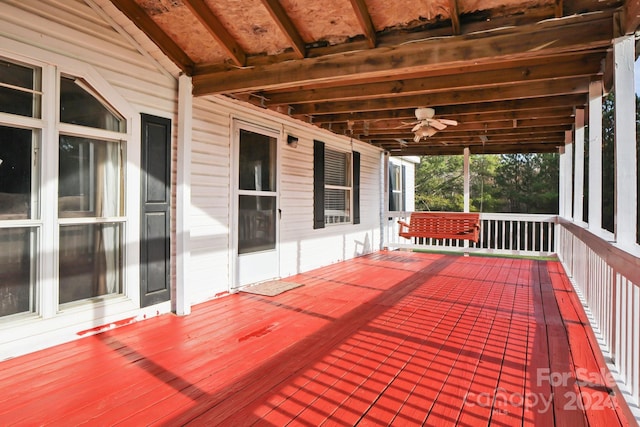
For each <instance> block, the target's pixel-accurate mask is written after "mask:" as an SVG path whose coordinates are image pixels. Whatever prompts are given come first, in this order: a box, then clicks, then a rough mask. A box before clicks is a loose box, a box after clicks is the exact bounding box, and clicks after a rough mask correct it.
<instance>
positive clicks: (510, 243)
mask: <svg viewBox="0 0 640 427" xmlns="http://www.w3.org/2000/svg"><path fill="white" fill-rule="evenodd" d="M410 215H411V212H387V213H386V214H385V216H384V223H385V226H384V237H383V240H384V242H383V244H384V246H386V247H388V248H390V249H392V248H411V249H428V250H450V251H465V252H480V253H496V254H509V255H536V256H545V255H552V254H554V253H555V225H556V223H557V217H556V216H555V215H533V214H499V213H483V214H481V215H480V240H479V241H478V243H474V242H469V241H466V240H454V239H423V238H413V239H405V238H404V237H400V236H399V235H398V230H399V225H398V220H403V221H405V222H409V217H410Z"/></svg>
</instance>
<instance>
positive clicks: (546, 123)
mask: <svg viewBox="0 0 640 427" xmlns="http://www.w3.org/2000/svg"><path fill="white" fill-rule="evenodd" d="M398 123H399V121H398V120H394V121H392V120H388V121H383V122H373V123H369V122H354V123H353V124H352V126H351V130H352V131H353V132H354V133H358V134H368V135H370V136H371V135H376V134H382V133H394V132H398V130H399V129H398V128H399V124H398ZM408 123H415V122H408ZM574 123H575V119H574V118H573V117H570V116H565V117H552V118H544V119H526V120H502V121H493V122H484V123H483V122H473V123H460V122H459V123H458V125H457V126H449V127H448V128H447V129H446V130H444V131H442V132H454V131H455V132H463V131H476V132H489V131H497V130H529V129H546V128H549V127H553V126H564V127H566V126H568V127H569V129H567V130H570V129H571V127H572V126H573V124H574ZM411 127H412V125H409V126H405V127H404V128H402V129H404V131H408V130H410V129H411ZM332 130H333V131H334V132H336V133H343V132H344V131H347V130H349V126H348V125H347V124H345V123H340V124H339V125H337V126H336V125H334V126H332Z"/></svg>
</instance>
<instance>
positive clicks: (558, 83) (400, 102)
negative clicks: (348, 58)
mask: <svg viewBox="0 0 640 427" xmlns="http://www.w3.org/2000/svg"><path fill="white" fill-rule="evenodd" d="M588 91H589V79H588V78H585V77H572V78H568V79H556V80H549V81H541V82H526V83H520V84H509V85H503V86H497V87H491V88H480V89H469V90H453V89H452V90H451V91H449V92H437V93H432V94H429V96H425V95H423V94H420V95H411V96H400V97H394V98H381V99H365V100H355V101H337V102H322V103H308V104H293V105H291V108H292V110H293V112H294V114H309V115H314V114H333V113H346V112H354V111H375V110H393V109H400V108H417V107H426V106H443V105H456V104H459V103H460V100H461V99H464V100H465V103H467V104H471V103H481V102H497V101H504V100H511V99H514V100H515V99H519V98H539V97H549V96H558V95H569V94H586V93H588Z"/></svg>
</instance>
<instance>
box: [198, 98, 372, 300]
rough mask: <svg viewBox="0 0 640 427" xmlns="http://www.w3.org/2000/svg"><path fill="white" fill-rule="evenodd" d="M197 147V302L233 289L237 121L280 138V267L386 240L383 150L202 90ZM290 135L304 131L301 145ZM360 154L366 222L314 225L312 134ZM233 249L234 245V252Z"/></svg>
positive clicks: (364, 249)
mask: <svg viewBox="0 0 640 427" xmlns="http://www.w3.org/2000/svg"><path fill="white" fill-rule="evenodd" d="M193 110H194V113H193V116H194V124H193V128H194V132H193V141H192V150H191V168H192V170H191V200H192V204H191V215H190V218H191V260H190V272H191V275H192V277H191V278H190V282H192V283H193V288H192V289H191V290H190V292H189V293H190V296H191V303H192V304H195V303H198V302H201V301H204V300H207V299H210V298H213V297H215V296H218V295H221V294H224V293H226V292H230V291H232V288H233V287H234V277H235V276H234V267H235V266H234V262H235V261H234V260H235V253H234V250H233V233H235V232H236V231H237V230H236V228H235V219H234V218H233V210H232V204H233V199H234V197H235V193H234V189H233V188H232V185H231V183H232V182H233V176H232V175H233V174H234V172H233V156H234V153H235V151H234V144H236V141H235V139H234V136H233V135H232V129H233V123H234V121H236V120H237V121H242V122H245V123H251V124H255V125H258V126H262V127H264V128H269V129H272V130H275V131H278V132H279V133H280V134H281V137H280V138H279V141H278V145H279V148H278V149H279V153H280V154H279V159H280V164H279V168H280V171H279V191H278V193H279V208H280V209H281V210H282V216H281V219H280V224H279V230H280V232H279V236H278V243H279V273H280V274H279V275H280V277H287V276H291V275H294V274H297V273H300V272H304V271H308V270H311V269H313V268H317V267H320V266H323V265H327V264H331V263H334V262H338V261H342V260H345V259H350V258H353V257H354V256H358V255H362V254H364V253H368V252H371V251H373V250H376V249H377V248H379V246H380V215H379V212H380V200H381V197H382V193H381V187H380V185H381V184H380V179H381V173H382V172H381V151H380V150H379V149H377V148H375V147H373V146H370V145H368V144H364V143H361V142H358V141H352V140H350V139H348V138H345V137H340V136H336V135H334V134H331V133H329V132H326V131H323V130H321V129H318V128H316V127H313V126H311V125H307V124H305V123H302V122H299V121H295V120H291V119H289V118H287V117H286V116H283V115H280V114H277V113H273V112H270V111H266V110H263V109H260V108H257V107H253V106H249V105H246V104H242V103H239V102H235V101H232V100H229V99H226V98H224V97H215V96H212V97H203V98H196V99H195V100H194V106H193ZM286 135H293V136H295V137H297V138H298V145H297V147H296V148H291V147H289V146H288V145H287V144H286ZM314 140H321V141H323V142H325V144H327V147H331V148H335V149H336V150H342V151H352V150H353V151H357V152H360V154H361V170H360V177H361V178H360V179H361V184H360V187H361V189H360V210H361V222H360V224H341V225H327V226H326V227H325V228H322V229H317V230H314V229H313V141H314ZM230 251H231V253H230Z"/></svg>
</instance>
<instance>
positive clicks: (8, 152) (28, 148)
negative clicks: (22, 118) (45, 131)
mask: <svg viewBox="0 0 640 427" xmlns="http://www.w3.org/2000/svg"><path fill="white" fill-rule="evenodd" d="M32 133H33V132H32V131H31V130H27V129H15V128H10V127H5V126H0V220H2V219H26V218H29V216H30V211H31V209H30V205H31V176H32V170H31V164H32V158H31V153H32V151H33V149H32V144H33V138H32Z"/></svg>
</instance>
